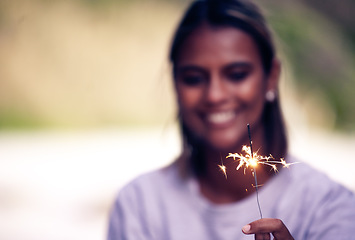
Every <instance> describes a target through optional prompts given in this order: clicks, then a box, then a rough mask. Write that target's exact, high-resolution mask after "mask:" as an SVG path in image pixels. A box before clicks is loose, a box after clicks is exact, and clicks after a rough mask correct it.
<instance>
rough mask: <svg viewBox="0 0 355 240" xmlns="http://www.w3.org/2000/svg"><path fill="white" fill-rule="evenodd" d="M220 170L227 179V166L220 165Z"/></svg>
mask: <svg viewBox="0 0 355 240" xmlns="http://www.w3.org/2000/svg"><path fill="white" fill-rule="evenodd" d="M218 167H219V169H220V170H221V171H222V172H223V174H224V176H225V177H226V179H227V172H226V166H224V165H223V164H222V165H218Z"/></svg>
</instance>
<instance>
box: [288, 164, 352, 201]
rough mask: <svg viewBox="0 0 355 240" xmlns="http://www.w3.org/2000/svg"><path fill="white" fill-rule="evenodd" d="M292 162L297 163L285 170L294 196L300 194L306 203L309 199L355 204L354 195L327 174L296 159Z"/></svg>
mask: <svg viewBox="0 0 355 240" xmlns="http://www.w3.org/2000/svg"><path fill="white" fill-rule="evenodd" d="M290 161H291V163H296V164H294V165H291V166H290V167H289V169H285V170H286V173H287V175H289V176H288V178H289V179H288V180H289V181H288V185H289V187H290V189H292V191H291V192H292V194H296V193H298V195H300V196H301V197H302V198H303V200H304V201H307V199H308V200H309V201H312V202H314V201H319V202H329V201H344V202H351V201H354V202H355V195H354V193H353V192H352V191H351V190H349V189H347V188H346V187H345V186H343V185H342V184H340V183H338V182H337V181H335V180H333V179H331V178H330V177H329V176H328V175H327V174H325V173H323V172H322V171H320V170H318V169H315V168H314V167H313V166H311V165H309V164H308V163H306V162H304V161H302V160H299V159H297V158H295V157H291V158H290Z"/></svg>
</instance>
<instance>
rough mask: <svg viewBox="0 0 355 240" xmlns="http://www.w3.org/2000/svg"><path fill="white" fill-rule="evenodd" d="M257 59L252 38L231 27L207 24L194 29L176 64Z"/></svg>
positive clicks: (257, 54)
mask: <svg viewBox="0 0 355 240" xmlns="http://www.w3.org/2000/svg"><path fill="white" fill-rule="evenodd" d="M254 58H256V59H259V58H260V56H259V52H258V48H257V46H256V44H255V42H254V40H253V38H252V37H251V36H250V35H249V34H247V33H245V32H244V31H242V30H239V29H237V28H233V27H212V26H209V25H207V24H204V25H202V26H200V27H199V28H197V29H195V31H193V32H192V33H191V34H190V35H189V36H188V37H187V38H186V39H185V41H184V43H183V44H182V46H181V49H180V52H179V54H178V63H180V64H182V63H189V62H191V61H192V62H194V61H203V62H204V61H207V60H209V61H227V62H228V61H238V60H248V61H250V60H252V59H254Z"/></svg>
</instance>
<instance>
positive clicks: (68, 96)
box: [0, 0, 355, 240]
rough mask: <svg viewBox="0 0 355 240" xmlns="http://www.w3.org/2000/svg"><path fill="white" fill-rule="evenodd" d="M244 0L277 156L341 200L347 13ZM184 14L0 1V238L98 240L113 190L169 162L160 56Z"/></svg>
mask: <svg viewBox="0 0 355 240" xmlns="http://www.w3.org/2000/svg"><path fill="white" fill-rule="evenodd" d="M256 2H258V3H259V4H262V5H263V7H264V9H265V13H266V15H267V17H268V19H269V21H270V23H271V25H272V27H273V29H274V31H275V33H276V34H277V38H276V42H277V44H278V47H279V50H280V51H279V55H280V58H281V59H282V61H283V76H282V82H281V98H282V101H283V110H284V113H285V116H286V121H287V126H288V131H289V137H290V151H291V153H292V154H294V155H296V156H300V157H302V159H304V160H305V161H307V162H309V164H311V165H313V166H315V167H316V168H318V169H319V170H321V171H323V172H325V173H326V174H327V175H329V177H331V178H333V179H334V180H336V181H338V182H340V183H342V184H344V185H345V186H346V187H348V188H350V189H352V190H355V177H354V174H353V172H354V169H355V159H354V157H353V155H352V151H351V150H352V149H353V148H354V146H355V94H354V90H355V70H354V69H355V68H354V66H355V51H354V50H355V18H353V16H352V15H353V12H354V10H355V2H354V1H352V0H342V1H338V2H335V1H330V0H322V1H321V0H301V1H292V0H263V1H261V0H260V1H256ZM189 3H190V1H187V0H170V1H169V0H149V1H148V0H145V1H143V0H141V1H138V0H125V1H124V0H71V1H69V0H1V1H0V239H4V240H34V239H35V240H48V239H51V240H57V239H58V240H72V239H76V240H77V239H85V240H91V239H105V236H106V228H107V218H108V212H109V209H110V206H111V204H112V202H113V199H114V196H115V195H116V193H117V191H118V190H119V189H120V187H122V186H123V185H124V184H126V183H127V182H128V181H130V180H131V179H132V178H134V177H135V176H137V175H138V174H141V173H143V172H147V171H149V170H152V169H156V168H158V167H161V166H164V165H167V164H169V163H171V162H172V161H173V159H174V158H175V157H176V156H177V155H178V153H179V151H180V140H179V134H178V129H177V125H176V120H175V109H176V108H175V101H174V95H173V92H172V86H171V78H170V74H169V71H170V66H169V64H168V62H167V52H168V49H169V44H170V40H171V37H172V33H173V31H174V29H175V26H176V24H177V22H178V20H179V19H180V17H181V14H182V13H183V11H184V9H185V8H186V7H187V5H188V4H189Z"/></svg>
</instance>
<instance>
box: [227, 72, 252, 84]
mask: <svg viewBox="0 0 355 240" xmlns="http://www.w3.org/2000/svg"><path fill="white" fill-rule="evenodd" d="M247 76H248V72H247V71H240V72H233V73H230V74H229V78H230V79H231V80H232V81H234V82H239V81H242V80H244V79H245V78H246V77H247Z"/></svg>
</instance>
